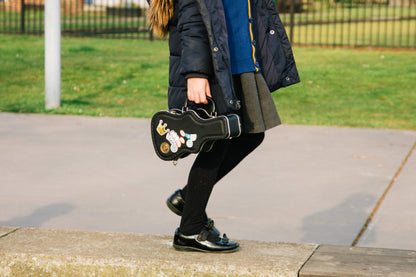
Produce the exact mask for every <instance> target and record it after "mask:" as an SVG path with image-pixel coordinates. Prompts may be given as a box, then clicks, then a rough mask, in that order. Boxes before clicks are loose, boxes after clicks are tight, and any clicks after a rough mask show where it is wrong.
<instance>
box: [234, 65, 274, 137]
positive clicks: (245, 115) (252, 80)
mask: <svg viewBox="0 0 416 277" xmlns="http://www.w3.org/2000/svg"><path fill="white" fill-rule="evenodd" d="M233 81H234V87H235V90H236V94H237V97H238V98H239V99H240V100H241V109H240V110H239V115H240V117H241V121H242V127H243V132H244V133H261V132H264V131H266V130H268V129H271V128H273V127H276V126H278V125H280V124H281V121H280V117H279V114H278V112H277V109H276V106H275V104H274V101H273V98H272V95H271V93H270V90H269V88H268V87H267V84H266V81H265V80H264V78H263V76H262V75H261V73H259V72H248V73H242V74H238V75H234V76H233Z"/></svg>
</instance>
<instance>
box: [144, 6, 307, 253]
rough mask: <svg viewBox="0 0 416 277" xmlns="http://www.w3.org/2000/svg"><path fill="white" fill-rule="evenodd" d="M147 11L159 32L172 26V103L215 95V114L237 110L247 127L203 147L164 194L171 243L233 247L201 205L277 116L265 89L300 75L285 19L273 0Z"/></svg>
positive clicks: (219, 248) (230, 249) (179, 104)
mask: <svg viewBox="0 0 416 277" xmlns="http://www.w3.org/2000/svg"><path fill="white" fill-rule="evenodd" d="M148 19H149V22H150V24H151V26H152V28H153V30H154V32H155V33H156V34H159V35H161V36H162V37H163V36H167V35H168V34H169V50H170V59H169V89H168V105H169V108H181V107H182V106H183V105H184V103H185V100H186V99H189V100H190V101H193V102H194V103H195V104H207V103H208V101H207V97H212V98H213V100H214V102H215V105H216V109H217V111H218V113H219V114H227V113H230V112H234V113H235V112H237V113H238V114H239V115H240V116H241V120H242V126H243V132H244V133H243V135H241V136H240V137H238V138H234V139H231V140H223V141H217V142H216V143H215V144H214V146H213V148H212V149H211V151H209V152H200V153H199V154H198V156H197V157H196V159H195V161H194V164H193V166H192V168H191V170H190V173H189V177H188V182H187V185H186V186H185V187H184V188H182V189H181V190H177V191H176V192H175V193H174V194H173V195H172V196H170V197H169V198H168V200H167V204H168V207H169V208H170V209H171V210H172V211H173V212H175V213H176V214H178V215H180V216H181V222H180V226H179V228H178V229H177V230H176V232H175V235H174V241H173V246H174V248H175V249H177V250H197V251H204V252H233V251H236V250H237V249H238V247H239V244H238V243H237V242H233V241H229V240H228V238H227V237H226V235H225V234H224V236H223V237H220V234H219V232H218V230H217V229H216V228H215V226H214V222H213V221H212V220H211V219H209V218H208V217H207V215H206V213H205V208H206V206H207V203H208V200H209V197H210V194H211V191H212V189H213V187H214V185H215V184H216V183H217V182H218V181H219V180H220V179H221V178H222V177H224V176H225V175H226V174H227V173H228V172H230V171H231V170H232V169H233V168H234V167H235V166H236V165H237V164H238V163H239V162H240V161H242V160H243V159H244V158H245V157H246V156H247V155H248V154H249V153H251V152H252V151H253V150H254V149H255V148H257V147H258V146H259V145H260V144H261V142H262V141H263V139H264V132H265V131H266V130H268V129H270V128H273V127H275V126H277V125H279V124H280V118H279V115H278V113H277V110H276V107H275V104H274V102H273V99H272V97H271V94H270V92H271V91H275V90H277V89H279V88H281V87H286V86H289V85H292V84H295V83H297V82H299V75H298V72H297V69H296V65H295V61H294V58H293V53H292V49H291V46H290V43H289V40H288V38H287V35H286V32H285V30H284V27H283V24H282V22H281V21H280V18H279V16H278V14H277V11H276V7H275V6H274V3H273V0H151V1H150V9H149V14H148Z"/></svg>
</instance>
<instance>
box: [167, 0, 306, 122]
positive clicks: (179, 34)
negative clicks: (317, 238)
mask: <svg viewBox="0 0 416 277" xmlns="http://www.w3.org/2000/svg"><path fill="white" fill-rule="evenodd" d="M250 2H251V11H252V16H253V22H252V24H253V33H254V39H255V43H256V44H255V46H256V53H257V60H258V62H259V65H260V69H261V71H260V72H261V73H262V74H263V77H264V79H265V80H266V83H267V85H268V87H269V89H270V91H272V92H273V91H275V90H277V89H279V88H281V87H286V86H289V85H292V84H295V83H298V82H299V81H300V80H299V75H298V71H297V69H296V64H295V60H294V57H293V52H292V48H291V45H290V43H289V39H288V37H287V34H286V31H285V29H284V27H283V24H282V22H281V20H280V18H279V15H278V13H277V11H276V8H275V6H274V3H273V0H251V1H250ZM168 27H169V50H170V59H169V89H168V105H169V108H181V107H182V106H183V104H184V102H185V100H186V99H187V85H186V79H187V78H189V77H205V78H208V80H209V83H210V88H211V93H212V97H213V98H214V101H215V104H216V107H217V111H218V113H219V114H226V113H229V112H234V111H236V110H238V109H239V108H240V101H239V100H238V99H237V97H236V94H235V91H234V87H233V78H232V74H231V66H230V54H229V49H228V36H227V27H226V22H225V16H224V8H223V5H222V0H177V1H176V2H175V9H174V13H173V16H172V18H171V20H170V22H169V26H168Z"/></svg>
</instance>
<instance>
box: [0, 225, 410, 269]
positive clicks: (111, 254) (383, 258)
mask: <svg viewBox="0 0 416 277" xmlns="http://www.w3.org/2000/svg"><path fill="white" fill-rule="evenodd" d="M240 244H241V247H240V251H238V252H235V253H231V254H207V253H198V252H178V251H175V250H174V249H173V247H172V239H171V236H161V235H144V234H131V233H130V234H129V233H105V232H92V231H71V230H52V229H37V228H23V229H16V228H6V227H0V276H4V277H8V276H68V277H72V276H74V277H81V276H109V277H110V276H255V277H258V276H278V277H313V276H315V277H316V276H320V277H350V276H355V277H386V276H400V277H413V276H415V272H416V251H405V250H394V249H378V248H357V247H346V246H328V245H314V244H304V243H282V242H261V241H246V240H242V241H240Z"/></svg>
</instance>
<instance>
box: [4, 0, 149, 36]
mask: <svg viewBox="0 0 416 277" xmlns="http://www.w3.org/2000/svg"><path fill="white" fill-rule="evenodd" d="M54 1H55V0H54ZM57 1H59V0H57ZM60 1H61V29H62V35H64V36H100V37H108V38H146V39H148V38H151V37H152V35H151V33H150V32H149V30H148V27H147V24H146V5H147V2H146V0H60ZM44 3H45V0H0V33H21V34H36V35H42V34H43V32H44Z"/></svg>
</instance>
